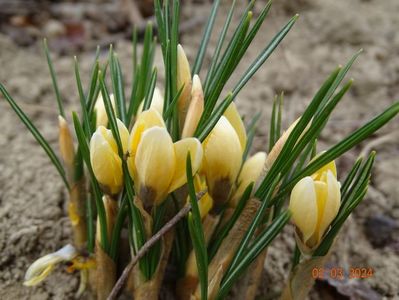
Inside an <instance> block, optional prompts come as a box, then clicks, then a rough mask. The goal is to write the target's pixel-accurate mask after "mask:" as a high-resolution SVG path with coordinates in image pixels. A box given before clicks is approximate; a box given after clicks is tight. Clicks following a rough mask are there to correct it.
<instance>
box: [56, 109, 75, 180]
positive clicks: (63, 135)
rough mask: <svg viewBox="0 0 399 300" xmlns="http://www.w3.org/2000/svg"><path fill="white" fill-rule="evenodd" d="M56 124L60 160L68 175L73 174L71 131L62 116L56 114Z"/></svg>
mask: <svg viewBox="0 0 399 300" xmlns="http://www.w3.org/2000/svg"><path fill="white" fill-rule="evenodd" d="M58 126H59V130H60V134H59V139H58V141H59V145H60V152H61V157H62V160H63V161H64V164H65V166H66V169H68V173H70V174H69V175H70V176H73V169H74V168H73V166H74V161H75V149H74V145H73V138H72V134H71V131H70V130H69V126H68V123H67V122H66V121H65V119H64V118H63V117H62V116H58Z"/></svg>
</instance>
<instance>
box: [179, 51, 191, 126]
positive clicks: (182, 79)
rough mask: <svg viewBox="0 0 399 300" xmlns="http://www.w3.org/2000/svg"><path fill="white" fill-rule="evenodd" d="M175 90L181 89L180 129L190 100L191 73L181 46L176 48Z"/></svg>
mask: <svg viewBox="0 0 399 300" xmlns="http://www.w3.org/2000/svg"><path fill="white" fill-rule="evenodd" d="M176 75H177V76H176V80H177V89H178V90H180V89H181V88H182V87H183V91H182V93H181V94H180V97H179V100H178V108H179V120H180V128H182V127H183V122H184V120H185V118H186V114H187V110H188V106H189V104H190V98H191V85H192V82H191V71H190V64H189V62H188V59H187V56H186V53H185V52H184V49H183V47H182V46H181V45H178V46H177V74H176Z"/></svg>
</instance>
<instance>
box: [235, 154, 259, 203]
mask: <svg viewBox="0 0 399 300" xmlns="http://www.w3.org/2000/svg"><path fill="white" fill-rule="evenodd" d="M265 161H266V152H258V153H256V154H254V155H253V156H251V157H250V158H248V159H247V160H246V161H245V163H244V164H243V166H242V169H241V172H240V175H239V176H238V179H237V184H238V187H237V189H236V191H235V192H234V194H233V197H232V198H231V200H230V203H229V204H230V205H231V206H232V207H236V206H237V204H238V202H239V201H240V200H241V197H242V195H243V194H244V192H245V190H246V188H247V187H248V185H250V184H251V182H256V181H257V180H258V178H259V176H260V175H261V173H262V170H263V168H264V165H265Z"/></svg>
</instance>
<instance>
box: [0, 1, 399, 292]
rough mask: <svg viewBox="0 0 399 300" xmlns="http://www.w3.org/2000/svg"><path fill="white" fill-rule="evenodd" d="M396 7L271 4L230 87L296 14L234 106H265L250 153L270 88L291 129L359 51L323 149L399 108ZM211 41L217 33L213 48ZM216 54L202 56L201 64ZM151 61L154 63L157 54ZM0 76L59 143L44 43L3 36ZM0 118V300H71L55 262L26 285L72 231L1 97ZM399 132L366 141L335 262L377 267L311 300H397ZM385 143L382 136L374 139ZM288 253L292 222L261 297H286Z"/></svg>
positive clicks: (276, 247) (64, 77)
mask: <svg viewBox="0 0 399 300" xmlns="http://www.w3.org/2000/svg"><path fill="white" fill-rule="evenodd" d="M225 2H226V3H228V2H229V1H225ZM239 2H241V1H239ZM242 2H244V1H242ZM291 3H295V4H291ZM257 7H259V6H257ZM208 10H209V5H207V6H195V9H192V8H190V7H186V8H185V13H184V15H185V16H186V17H190V16H195V15H201V14H205V13H206V12H207V11H208ZM398 11H399V2H398V1H397V0H385V1H377V0H367V1H366V0H352V1H346V0H336V1H333V0H330V1H321V0H302V1H296V2H294V1H285V2H282V3H280V2H279V1H276V4H275V5H274V7H273V8H272V11H271V13H270V16H269V17H268V19H267V20H266V22H265V25H264V26H263V28H262V29H261V31H260V33H259V36H258V38H257V39H256V40H255V41H254V44H253V46H252V47H251V48H250V49H249V51H248V55H247V58H246V59H244V61H243V62H242V63H241V64H240V66H239V67H238V70H237V72H236V76H233V78H232V80H231V83H232V84H234V83H235V81H236V80H237V79H238V76H239V75H240V74H242V72H243V71H244V70H245V69H246V67H247V66H248V65H249V64H250V63H251V61H252V60H253V59H254V58H255V57H256V55H257V54H258V53H259V51H260V49H262V48H263V47H264V46H265V45H266V43H267V41H269V40H270V38H271V37H272V36H273V34H274V33H276V32H277V31H278V29H279V28H280V27H281V26H282V25H283V24H284V23H285V22H286V21H288V18H289V17H290V16H292V15H293V14H294V13H296V12H298V13H300V15H301V16H300V18H299V20H298V22H297V24H296V25H295V27H294V28H293V30H292V31H291V32H290V33H289V34H288V36H287V37H286V39H285V41H284V42H283V43H282V44H281V46H280V47H279V48H278V49H277V51H275V53H274V54H273V55H272V56H271V57H270V59H269V60H268V61H267V62H266V64H265V65H264V66H263V68H262V69H261V70H260V71H259V72H258V73H257V74H256V76H255V77H254V79H253V80H252V81H251V82H250V83H249V84H248V85H247V87H246V88H245V89H244V90H243V91H242V92H241V94H240V95H239V97H238V99H237V101H236V102H237V104H238V106H239V109H240V110H241V112H243V113H244V114H245V115H247V116H253V115H254V114H255V113H257V112H258V111H262V118H261V120H260V126H259V130H258V133H257V138H256V141H255V148H256V150H261V149H263V150H264V149H265V148H266V141H267V134H266V132H267V127H268V122H269V115H270V110H271V101H272V99H273V96H274V95H275V93H279V92H281V91H284V92H285V95H286V96H285V109H284V113H285V114H284V124H285V125H288V124H289V123H290V122H291V121H293V120H294V119H295V118H296V117H297V116H299V114H300V113H301V112H302V111H303V110H304V107H305V105H306V103H308V102H309V101H310V99H311V97H312V96H313V94H314V93H315V92H316V90H317V88H318V87H319V85H320V84H321V83H322V81H323V79H324V78H325V77H326V76H327V75H328V73H329V72H330V71H331V70H332V69H333V68H334V67H335V66H336V65H338V64H344V63H345V62H346V61H347V59H349V58H350V56H351V55H352V54H353V53H354V52H356V51H357V50H358V49H360V48H363V49H364V53H363V54H362V55H361V56H360V58H359V59H358V61H357V62H356V63H355V65H354V67H353V69H352V70H351V71H350V76H351V77H353V78H354V79H355V85H354V87H353V88H352V90H351V91H350V92H349V93H348V94H347V95H346V96H345V99H344V101H343V102H342V103H341V104H340V105H339V107H338V108H337V110H336V112H335V113H334V114H333V116H332V118H331V120H330V122H329V125H328V126H327V128H326V129H325V131H324V133H323V135H322V137H321V139H320V144H321V146H320V148H321V149H325V148H326V147H328V146H329V145H332V144H333V143H334V142H337V141H339V140H340V139H341V138H342V137H344V136H345V135H346V134H348V133H349V132H351V131H353V130H354V129H356V128H358V127H359V126H360V125H361V124H363V123H365V122H366V121H367V120H368V119H370V118H371V117H372V116H374V115H376V114H377V113H379V112H381V111H382V110H383V109H384V107H386V106H388V105H389V104H392V103H393V102H394V101H395V100H396V101H397V100H398V99H399V32H398V28H399V14H398ZM226 13H227V8H226V7H225V5H224V6H223V8H222V9H221V11H220V16H221V17H220V18H219V19H218V20H217V24H216V28H219V29H220V28H221V26H222V24H223V21H224V18H223V16H225V15H226ZM255 13H256V11H255ZM201 36H202V30H200V28H198V29H195V30H194V31H192V32H190V33H189V34H185V35H184V36H183V37H182V44H183V46H184V47H185V49H186V51H187V53H188V55H189V59H190V60H191V61H193V57H194V55H195V53H196V49H197V45H198V43H199V41H200V37H201ZM215 40H216V38H215V37H214V38H213V39H212V42H211V45H214V44H215ZM116 49H117V51H118V53H119V55H120V57H121V62H122V64H123V69H124V71H125V74H126V77H127V81H126V82H130V71H129V70H130V54H131V47H130V44H129V43H128V42H126V41H120V42H118V43H117V44H116ZM93 53H94V50H93V51H86V52H84V53H80V54H79V58H80V61H81V69H82V73H83V78H84V79H85V80H87V77H88V74H89V70H90V64H91V62H92V57H93ZM211 54H212V52H209V53H208V56H207V62H209V60H210V56H211ZM72 62H73V60H72V58H71V57H65V56H55V69H56V71H57V73H58V77H59V84H60V89H61V93H62V96H63V98H64V100H65V102H66V105H67V108H68V109H77V105H78V97H77V93H76V88H75V81H74V75H73V65H72ZM157 63H158V64H160V63H161V61H160V58H159V55H158V59H157ZM0 81H1V82H2V83H4V84H5V86H6V87H7V88H8V90H9V92H10V93H11V95H12V96H13V97H14V99H15V100H16V101H17V102H18V103H19V104H20V105H21V106H22V107H23V109H24V110H25V111H26V112H27V114H28V115H29V116H30V117H31V118H32V120H33V122H34V123H35V124H36V125H37V126H38V127H39V129H40V130H41V131H42V133H43V135H44V136H45V137H46V138H48V140H49V141H50V143H51V144H52V145H53V146H54V147H56V148H57V113H56V112H57V109H56V104H55V100H54V95H53V91H52V86H51V80H50V76H49V74H48V70H47V66H46V64H45V59H44V57H43V54H42V52H41V49H40V44H35V45H34V46H32V47H29V48H20V47H18V46H16V45H15V44H13V42H12V41H11V40H10V39H9V38H8V37H6V36H4V35H0ZM0 116H1V117H0V128H1V130H0V253H1V255H0V298H1V299H72V298H73V295H74V292H75V291H76V289H77V286H78V278H77V276H75V275H70V274H67V273H66V272H65V269H64V268H62V267H59V268H57V269H56V271H55V272H54V273H53V274H52V275H51V276H50V277H49V278H48V279H47V280H46V281H45V282H44V283H42V284H40V285H39V286H37V287H35V288H26V287H24V286H23V285H22V280H23V276H24V272H25V270H26V269H27V267H28V265H29V264H30V263H32V262H33V261H34V260H35V259H37V258H38V257H40V256H41V255H44V254H46V253H49V252H52V251H55V250H56V249H58V248H60V247H62V246H63V245H64V244H66V243H68V242H70V226H69V223H68V219H67V217H66V207H65V199H66V198H65V190H64V188H63V184H62V182H61V180H60V178H59V177H58V176H57V173H56V171H55V169H54V168H53V167H52V165H51V164H50V162H49V160H48V159H47V157H46V155H45V153H44V152H43V151H42V149H41V148H40V147H39V146H38V145H37V144H36V142H35V141H34V139H33V138H32V137H31V135H30V134H29V133H28V131H27V130H26V128H25V127H24V125H23V124H22V123H21V122H20V121H19V120H18V119H17V117H16V116H15V114H14V113H13V112H12V111H11V109H10V108H9V107H8V105H7V104H6V103H5V102H4V101H0ZM398 131H399V121H398V118H396V119H395V120H393V121H392V122H391V123H390V124H389V125H388V126H386V127H385V128H383V129H382V130H381V131H379V132H378V133H377V134H376V135H375V136H374V137H373V139H370V140H368V141H367V142H365V143H363V145H362V146H363V147H364V146H365V147H366V148H368V149H369V150H370V147H372V149H376V150H377V152H378V156H377V160H376V164H375V168H374V175H373V178H372V182H371V187H370V191H369V193H368V195H367V197H366V199H365V201H364V202H363V203H362V204H361V205H360V206H359V207H358V208H357V210H356V211H355V213H354V215H353V216H352V217H351V218H350V219H349V221H348V222H347V224H346V226H345V228H344V230H343V231H342V233H341V235H340V238H339V241H338V242H337V244H336V246H335V248H334V252H333V255H332V257H331V260H330V264H331V265H332V266H336V267H342V268H349V267H371V268H373V269H374V270H375V274H374V276H373V277H372V278H369V279H365V280H353V281H351V282H349V283H344V284H342V283H341V287H340V289H341V290H340V294H337V293H336V291H335V290H334V291H333V292H328V295H327V294H326V290H329V289H331V288H329V289H326V284H324V285H323V284H322V283H319V284H317V287H316V289H315V290H314V291H313V292H312V293H311V295H310V298H311V299H348V298H345V297H347V296H348V293H349V294H352V299H399V284H398V283H399V280H398V278H399V255H398V254H399V240H398V236H399V235H398V233H399V229H398V228H399V227H398V221H397V220H398V218H399V202H398V194H399V185H398V182H399V181H398V180H399V174H398V170H399V158H398V154H399V143H398V140H399V138H398V136H399V135H398ZM384 136H388V138H383V139H382V140H381V139H380V138H381V137H384ZM376 140H377V142H376V143H375V144H373V143H374V142H373V141H376ZM369 146H370V147H369ZM361 149H362V147H358V148H356V149H354V150H352V151H351V152H350V153H348V154H347V155H344V156H343V157H342V158H341V159H340V160H339V161H338V167H339V176H340V178H343V176H344V174H345V173H346V171H347V169H348V167H349V166H350V165H351V164H352V163H353V162H354V160H355V158H356V156H357V155H358V154H359V153H360V151H361ZM376 218H377V219H378V220H380V219H382V220H389V222H388V224H389V226H387V232H388V233H383V232H382V231H381V230H382V229H381V228H385V227H381V228H380V227H379V226H374V227H373V228H374V229H375V230H374V232H371V233H370V231H366V228H368V227H367V224H370V222H372V221H373V220H375V219H376ZM384 224H386V223H383V225H384ZM380 229H381V230H380ZM375 231H376V232H375ZM384 234H387V235H388V237H387V238H386V240H385V241H384V242H383V243H382V245H381V244H379V245H377V246H376V245H375V243H374V242H375V239H376V238H378V236H379V235H384ZM293 246H294V240H293V235H292V226H288V227H287V228H286V229H285V231H284V232H283V234H282V235H280V237H279V238H278V239H277V240H276V241H275V242H274V243H273V244H272V246H271V247H270V250H269V255H268V258H267V260H266V262H265V269H266V272H265V274H264V278H263V279H262V282H261V287H260V293H259V297H260V299H275V298H276V293H278V291H279V290H281V288H282V286H283V284H284V280H285V278H286V277H287V275H288V270H289V261H290V256H291V253H292V250H293ZM330 284H334V282H330ZM335 284H337V282H335ZM348 291H349V292H348ZM345 293H346V294H345Z"/></svg>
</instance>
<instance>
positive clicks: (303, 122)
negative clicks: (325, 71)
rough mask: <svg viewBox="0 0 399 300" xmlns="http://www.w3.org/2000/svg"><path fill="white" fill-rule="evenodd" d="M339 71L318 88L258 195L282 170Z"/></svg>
mask: <svg viewBox="0 0 399 300" xmlns="http://www.w3.org/2000/svg"><path fill="white" fill-rule="evenodd" d="M339 71H340V68H337V69H336V70H335V71H333V72H332V73H331V74H330V76H329V77H328V78H327V80H326V81H325V82H324V83H323V85H322V86H321V88H320V89H319V90H318V92H317V93H316V95H315V96H314V97H313V99H312V101H311V102H310V104H309V105H308V106H307V108H306V110H305V112H304V113H303V115H302V116H301V118H300V120H299V121H298V123H297V124H296V125H295V127H294V129H293V130H292V132H291V134H290V135H289V137H288V138H287V141H286V142H285V144H284V146H283V149H282V150H281V152H280V154H279V155H278V157H277V159H276V161H275V163H274V164H273V166H272V167H271V169H270V170H269V172H268V174H267V175H266V177H265V178H264V180H263V181H262V183H261V184H260V186H259V188H258V190H257V191H256V192H255V196H256V197H258V198H261V199H262V198H263V197H264V196H265V195H266V193H267V187H268V185H269V184H270V182H271V181H272V180H273V178H275V175H276V173H277V172H280V170H281V166H282V164H284V162H285V160H286V159H287V157H289V156H290V153H291V151H292V149H293V148H294V146H295V144H296V142H297V140H298V139H299V137H300V136H301V135H302V133H303V132H304V131H305V128H306V127H307V126H308V124H309V122H310V121H311V119H312V117H313V115H314V114H315V113H316V111H317V109H318V107H319V105H320V103H321V101H322V100H323V98H324V97H325V96H326V94H327V92H328V90H329V88H330V87H331V85H332V84H333V83H334V81H335V78H336V77H337V75H338V73H339Z"/></svg>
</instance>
